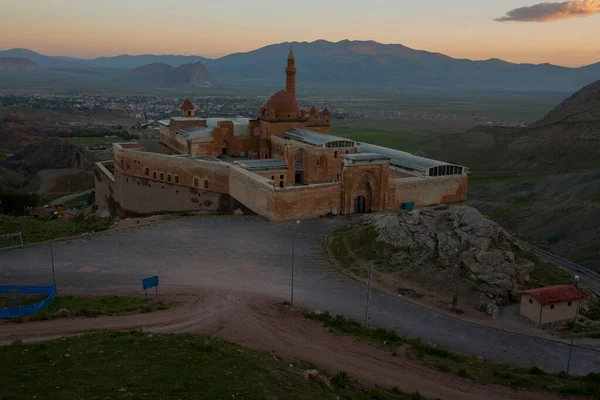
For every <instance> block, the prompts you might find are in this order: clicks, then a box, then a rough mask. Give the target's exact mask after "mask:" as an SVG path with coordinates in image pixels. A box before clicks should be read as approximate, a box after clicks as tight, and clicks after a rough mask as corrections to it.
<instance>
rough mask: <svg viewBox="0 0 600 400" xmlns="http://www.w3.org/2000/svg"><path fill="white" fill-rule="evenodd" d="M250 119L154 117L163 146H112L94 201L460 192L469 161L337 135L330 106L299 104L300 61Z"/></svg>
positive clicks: (114, 205)
mask: <svg viewBox="0 0 600 400" xmlns="http://www.w3.org/2000/svg"><path fill="white" fill-rule="evenodd" d="M285 73H286V89H285V90H282V91H279V92H277V93H275V94H273V95H272V96H271V97H270V98H269V100H268V101H267V102H266V104H265V105H264V106H263V107H261V108H260V110H259V112H258V116H257V118H255V119H246V118H240V117H238V118H218V117H207V118H203V117H198V116H196V108H195V106H194V104H193V103H192V102H191V101H190V100H189V99H186V100H185V101H184V102H183V104H182V105H181V106H180V110H181V114H180V115H179V116H175V117H172V118H170V119H169V120H163V121H160V122H159V123H160V145H161V149H162V151H161V154H158V153H150V152H145V151H144V150H143V149H142V148H141V147H140V146H139V145H138V144H137V143H117V144H114V145H113V152H114V161H112V162H104V163H98V164H97V165H96V171H95V172H96V173H95V175H96V201H97V202H98V205H99V207H101V208H104V209H107V210H108V211H109V212H110V213H111V214H113V215H119V216H128V215H129V216H131V215H148V214H154V213H161V212H181V211H199V210H206V211H232V210H234V209H237V208H241V209H242V210H244V211H246V212H248V211H251V212H254V213H256V214H259V215H262V216H264V217H266V218H269V219H271V220H275V221H282V220H289V219H303V218H315V217H319V216H323V215H326V214H329V213H332V214H354V213H364V212H370V211H382V210H391V209H397V208H400V207H402V205H403V204H404V203H414V204H415V205H416V206H425V205H434V204H442V203H456V202H463V201H465V200H466V194H467V181H468V177H467V173H468V169H467V168H466V167H463V166H459V165H454V164H450V163H445V162H441V161H436V160H431V159H428V158H424V157H419V156H415V155H413V154H410V153H406V152H403V151H398V150H393V149H388V148H384V147H379V146H375V145H371V144H368V143H359V142H356V141H353V140H349V139H346V138H342V137H337V136H333V135H331V133H330V130H331V115H330V112H329V110H328V109H327V108H325V109H323V110H322V111H320V112H319V111H318V110H317V109H316V108H315V107H312V108H311V109H310V110H308V111H307V110H306V109H300V107H299V105H298V101H297V100H296V66H295V59H294V55H293V53H292V52H290V54H289V56H288V59H287V67H286V69H285Z"/></svg>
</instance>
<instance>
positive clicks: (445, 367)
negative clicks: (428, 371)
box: [437, 364, 450, 372]
mask: <svg viewBox="0 0 600 400" xmlns="http://www.w3.org/2000/svg"><path fill="white" fill-rule="evenodd" d="M437 369H438V370H440V371H442V372H450V367H449V366H448V364H439V365H438V366H437Z"/></svg>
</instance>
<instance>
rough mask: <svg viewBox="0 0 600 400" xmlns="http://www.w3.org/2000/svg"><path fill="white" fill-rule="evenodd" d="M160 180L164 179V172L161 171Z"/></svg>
mask: <svg viewBox="0 0 600 400" xmlns="http://www.w3.org/2000/svg"><path fill="white" fill-rule="evenodd" d="M160 180H161V181H164V180H165V174H164V172H161V173H160Z"/></svg>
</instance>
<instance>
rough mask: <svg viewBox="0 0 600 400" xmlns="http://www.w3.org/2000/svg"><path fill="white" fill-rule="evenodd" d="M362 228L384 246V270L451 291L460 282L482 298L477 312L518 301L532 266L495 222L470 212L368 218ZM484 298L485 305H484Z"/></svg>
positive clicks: (444, 209) (450, 209)
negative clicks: (443, 283)
mask: <svg viewBox="0 0 600 400" xmlns="http://www.w3.org/2000/svg"><path fill="white" fill-rule="evenodd" d="M363 222H364V223H368V224H372V225H373V226H375V228H376V230H377V233H378V234H379V236H378V240H379V241H382V242H385V243H387V245H388V246H387V248H388V249H392V250H390V251H387V254H386V255H385V259H386V260H385V261H386V264H388V265H389V267H390V269H391V270H393V271H397V272H400V273H403V274H405V275H406V276H410V275H411V274H414V273H418V274H420V275H421V276H423V275H425V276H427V275H430V276H431V279H432V280H435V279H437V280H440V281H446V282H447V283H448V285H450V286H452V285H453V282H454V281H455V280H456V281H460V282H461V285H463V286H464V285H466V286H468V287H470V288H471V289H473V291H475V292H478V293H479V294H480V295H481V298H480V299H479V301H478V303H479V306H480V307H482V308H484V307H485V308H492V306H490V307H488V306H489V304H490V302H491V303H494V302H496V303H498V304H501V305H503V304H508V303H510V302H511V301H513V300H516V299H518V298H519V295H520V290H521V288H522V287H523V286H524V284H525V282H527V281H528V280H529V274H530V273H531V271H532V270H533V265H534V263H533V262H532V261H530V260H527V259H526V258H523V255H524V254H527V253H526V252H525V250H523V249H521V248H520V247H518V245H517V244H515V243H513V242H512V241H511V240H510V238H509V237H508V235H507V234H506V232H505V231H504V230H503V229H502V228H501V227H500V226H499V225H498V224H497V223H495V222H493V221H491V220H489V219H487V218H485V217H484V216H483V215H482V214H481V213H480V212H479V211H477V210H476V209H475V208H472V207H469V206H437V207H427V208H419V209H415V210H413V211H411V212H409V213H402V214H373V215H369V216H366V217H364V219H363ZM486 298H487V299H488V300H486Z"/></svg>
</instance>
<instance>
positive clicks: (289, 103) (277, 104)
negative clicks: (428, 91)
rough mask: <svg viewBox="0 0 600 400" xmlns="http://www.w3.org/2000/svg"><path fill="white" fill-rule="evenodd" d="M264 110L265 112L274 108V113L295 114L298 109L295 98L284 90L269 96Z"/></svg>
mask: <svg viewBox="0 0 600 400" xmlns="http://www.w3.org/2000/svg"><path fill="white" fill-rule="evenodd" d="M265 108H266V109H267V110H270V109H272V108H274V109H275V111H276V112H278V113H284V114H289V113H297V112H298V109H299V107H298V102H297V101H296V98H295V97H294V96H292V95H291V94H289V93H288V92H286V91H285V90H281V91H279V92H277V93H275V94H274V95H273V96H271V98H270V99H269V101H267V105H266V106H265Z"/></svg>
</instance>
